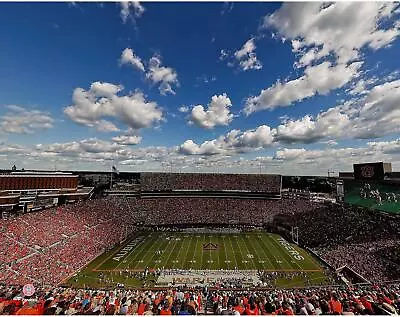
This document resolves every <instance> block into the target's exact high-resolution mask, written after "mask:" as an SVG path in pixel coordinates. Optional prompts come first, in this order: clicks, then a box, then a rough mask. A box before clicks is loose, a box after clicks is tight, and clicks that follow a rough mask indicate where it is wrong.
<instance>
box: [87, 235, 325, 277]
mask: <svg viewBox="0 0 400 317" xmlns="http://www.w3.org/2000/svg"><path fill="white" fill-rule="evenodd" d="M146 268H148V269H150V270H152V269H193V270H219V269H226V270H234V269H238V270H257V269H259V270H270V271H310V272H312V271H320V270H321V267H320V265H319V263H317V261H316V260H315V259H313V258H312V257H311V256H310V255H309V254H308V253H307V252H306V251H304V250H303V249H301V248H299V247H298V246H296V245H295V244H290V243H288V242H287V241H285V240H284V239H283V238H281V237H280V236H278V235H275V234H270V233H265V232H256V233H255V232H252V233H237V234H215V233H212V234H208V233H162V232H153V233H148V234H144V235H140V236H138V237H135V238H134V239H132V240H131V241H129V242H127V243H125V244H124V245H123V246H121V247H120V248H118V249H116V250H114V251H113V252H110V253H109V255H108V256H107V257H106V258H105V260H104V261H102V262H101V263H100V264H99V265H98V266H96V268H95V269H94V270H95V271H121V270H122V271H126V270H129V271H140V270H144V269H146Z"/></svg>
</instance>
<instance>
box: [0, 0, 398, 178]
mask: <svg viewBox="0 0 400 317" xmlns="http://www.w3.org/2000/svg"><path fill="white" fill-rule="evenodd" d="M17 21H18V22H17ZM399 35H400V8H399V5H398V4H395V3H351V2H346V3H344V2H343V3H335V4H330V5H325V4H323V3H317V2H313V3H278V2H274V3H262V2H259V3H238V2H235V3H224V2H216V3H155V2H140V3H138V2H125V3H79V2H78V3H0V41H1V43H2V44H1V50H0V144H1V149H0V166H1V168H8V167H9V166H10V164H11V163H13V164H14V163H16V164H17V166H18V167H25V168H52V167H53V166H57V168H77V169H92V170H93V169H96V170H97V169H98V170H109V168H110V166H111V165H113V164H116V165H118V167H119V169H121V170H127V171H138V170H139V171H140V170H165V169H166V166H167V165H172V166H173V169H174V170H176V171H213V172H214V171H218V172H250V173H252V172H259V171H260V170H261V171H262V172H274V173H276V172H279V173H283V174H325V173H326V171H327V170H328V169H331V170H336V171H339V170H350V169H351V166H352V163H356V162H363V161H375V160H377V161H382V160H383V161H391V162H392V163H393V166H394V168H395V169H396V168H397V169H398V170H399V169H400V162H399V157H400V155H399V154H400V140H399V132H400V80H399V77H400V73H399V71H400V58H398V56H400V54H399V53H400V41H399V40H398V37H399Z"/></svg>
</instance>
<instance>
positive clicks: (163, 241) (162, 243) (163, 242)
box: [149, 235, 168, 263]
mask: <svg viewBox="0 0 400 317" xmlns="http://www.w3.org/2000/svg"><path fill="white" fill-rule="evenodd" d="M159 240H160V242H158V241H159ZM154 245H155V246H156V247H157V248H159V249H160V250H162V251H163V252H162V253H161V254H160V255H159V257H158V258H157V255H156V254H155V253H154V254H153V256H152V257H151V259H150V262H152V261H153V259H154V258H156V259H157V260H154V261H160V262H157V263H161V262H162V260H161V259H162V257H163V256H164V254H165V252H164V250H165V248H166V247H167V245H168V240H166V239H165V236H164V235H161V236H158V237H157V238H156V240H155V241H154ZM150 262H149V263H150Z"/></svg>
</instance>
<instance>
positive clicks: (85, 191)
mask: <svg viewBox="0 0 400 317" xmlns="http://www.w3.org/2000/svg"><path fill="white" fill-rule="evenodd" d="M92 191H93V187H82V186H81V187H80V188H78V176H76V175H73V174H71V173H63V172H35V171H29V172H28V171H24V172H18V171H8V172H7V171H5V172H3V173H2V174H0V210H1V211H13V212H21V211H22V212H28V211H31V210H39V209H43V208H49V207H53V206H58V205H62V204H65V203H68V202H74V201H76V200H81V199H87V198H88V197H89V196H90V195H91V194H92Z"/></svg>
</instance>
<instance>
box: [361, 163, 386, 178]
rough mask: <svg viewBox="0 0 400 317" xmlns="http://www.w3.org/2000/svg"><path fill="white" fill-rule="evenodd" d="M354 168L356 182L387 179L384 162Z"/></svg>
mask: <svg viewBox="0 0 400 317" xmlns="http://www.w3.org/2000/svg"><path fill="white" fill-rule="evenodd" d="M353 168H354V179H356V180H364V181H366V180H383V179H384V177H385V170H384V167H383V162H378V163H364V164H354V165H353Z"/></svg>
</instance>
